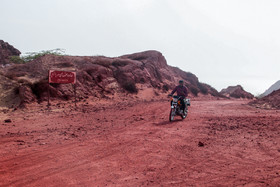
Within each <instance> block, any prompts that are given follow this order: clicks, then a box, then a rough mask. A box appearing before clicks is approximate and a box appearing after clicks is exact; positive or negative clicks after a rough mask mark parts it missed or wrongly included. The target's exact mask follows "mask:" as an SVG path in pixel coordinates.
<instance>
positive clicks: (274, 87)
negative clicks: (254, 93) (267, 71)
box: [259, 80, 280, 98]
mask: <svg viewBox="0 0 280 187" xmlns="http://www.w3.org/2000/svg"><path fill="white" fill-rule="evenodd" d="M279 89H280V80H279V81H277V82H276V83H274V84H273V85H272V86H270V87H269V88H268V89H267V90H266V91H265V92H264V93H263V94H261V95H260V96H259V97H260V98H262V97H265V96H267V95H269V94H271V93H272V92H273V91H276V90H279Z"/></svg>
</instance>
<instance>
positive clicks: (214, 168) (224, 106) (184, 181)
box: [0, 100, 280, 186]
mask: <svg viewBox="0 0 280 187" xmlns="http://www.w3.org/2000/svg"><path fill="white" fill-rule="evenodd" d="M246 103H247V101H238V100H216V101H207V100H197V101H193V102H192V107H191V108H190V114H189V116H188V118H187V119H186V120H184V121H181V120H180V118H178V120H177V121H175V122H173V123H169V122H168V121H167V120H168V112H169V111H168V110H169V102H167V101H159V102H137V103H133V102H131V101H126V102H124V103H107V104H106V103H103V104H97V103H95V104H94V105H95V107H93V106H92V105H91V104H84V105H83V106H82V105H80V106H79V110H78V111H71V108H69V107H65V106H63V105H60V107H56V109H54V108H53V109H52V110H51V111H45V110H42V111H39V110H38V109H36V110H38V111H37V112H36V113H34V110H35V109H33V110H31V109H30V110H26V111H25V112H24V113H23V112H20V111H19V112H15V113H14V114H8V117H10V118H11V119H12V123H3V124H1V128H0V166H1V167H0V186H71V185H73V186H78V185H79V186H106V185H108V186H141V185H144V186H145V185H152V186H161V185H162V186H171V185H173V186H192V185H199V186H219V185H221V186H236V185H245V186H266V185H270V186H277V185H279V184H280V164H279V163H280V111H277V110H270V111H269V110H261V109H255V108H253V107H250V106H248V105H245V104H246ZM96 106H99V107H96ZM63 107H65V108H63ZM6 117H7V116H6ZM2 118H4V117H3V114H2ZM199 141H200V142H203V143H204V144H205V146H203V147H199V146H198V142H199Z"/></svg>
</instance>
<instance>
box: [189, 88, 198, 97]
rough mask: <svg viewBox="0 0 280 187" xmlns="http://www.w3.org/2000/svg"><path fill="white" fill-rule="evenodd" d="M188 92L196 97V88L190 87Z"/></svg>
mask: <svg viewBox="0 0 280 187" xmlns="http://www.w3.org/2000/svg"><path fill="white" fill-rule="evenodd" d="M190 90H191V92H192V94H193V95H194V96H197V95H198V92H199V90H198V89H197V88H196V87H191V88H190Z"/></svg>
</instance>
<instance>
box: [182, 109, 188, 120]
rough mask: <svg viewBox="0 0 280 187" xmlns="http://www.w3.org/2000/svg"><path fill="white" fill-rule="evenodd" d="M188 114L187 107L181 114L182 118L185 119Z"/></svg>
mask: <svg viewBox="0 0 280 187" xmlns="http://www.w3.org/2000/svg"><path fill="white" fill-rule="evenodd" d="M187 116H188V109H187V108H186V109H185V111H184V112H183V114H181V117H182V119H185V118H186V117H187Z"/></svg>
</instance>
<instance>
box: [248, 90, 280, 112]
mask: <svg viewBox="0 0 280 187" xmlns="http://www.w3.org/2000/svg"><path fill="white" fill-rule="evenodd" d="M250 105H252V106H255V107H258V108H265V109H280V90H276V91H273V92H272V93H271V94H269V95H267V96H265V97H263V98H261V99H257V100H255V101H252V102H250Z"/></svg>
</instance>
